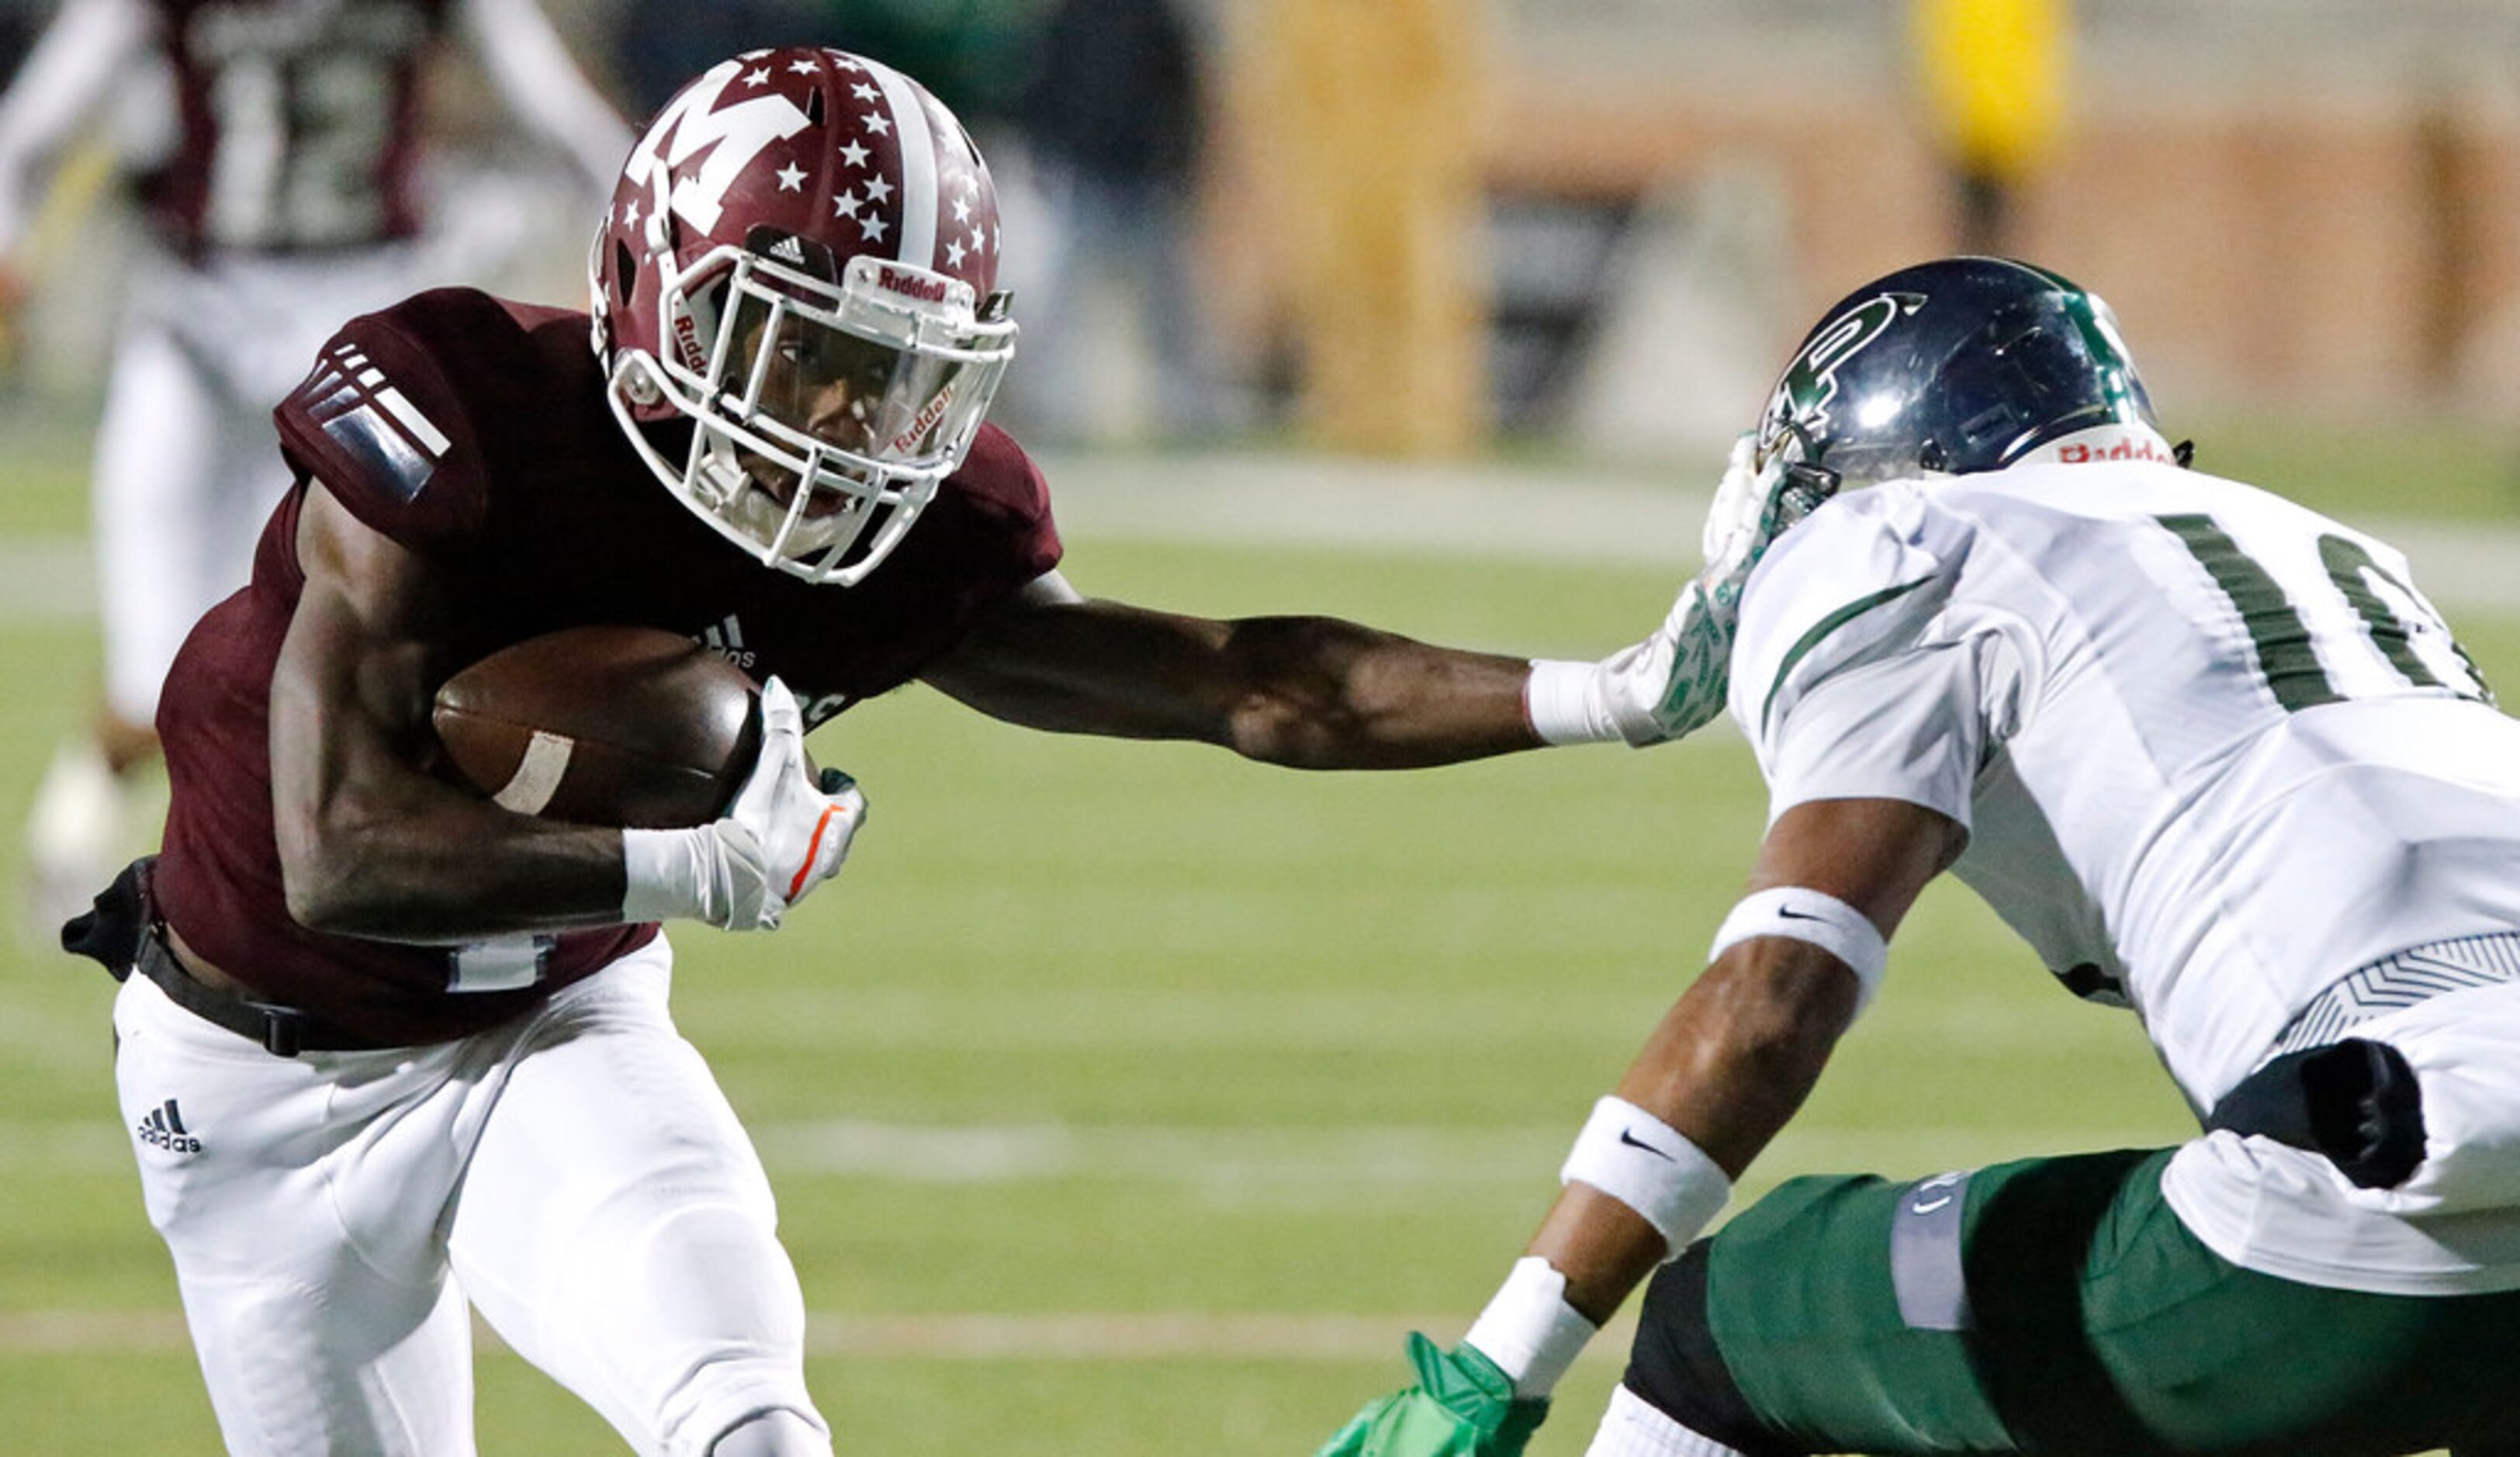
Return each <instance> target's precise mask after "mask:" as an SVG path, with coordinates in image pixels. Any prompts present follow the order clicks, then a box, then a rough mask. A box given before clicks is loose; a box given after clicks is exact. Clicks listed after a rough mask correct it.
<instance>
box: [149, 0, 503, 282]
mask: <svg viewBox="0 0 2520 1457" xmlns="http://www.w3.org/2000/svg"><path fill="white" fill-rule="evenodd" d="M151 8H152V9H154V10H155V11H156V12H157V17H158V24H160V25H161V26H163V27H164V31H165V34H164V48H165V55H166V60H167V63H168V68H169V70H170V71H171V72H172V74H173V78H174V90H175V114H176V117H177V120H178V123H179V132H178V137H177V142H176V149H175V151H174V153H173V155H172V156H170V157H169V158H168V159H167V160H166V163H165V165H163V166H161V167H159V168H158V169H157V170H156V171H154V172H152V173H150V174H149V175H148V176H147V177H145V178H144V179H142V191H143V194H144V195H145V196H146V198H147V199H148V202H149V205H150V212H151V215H152V217H153V219H154V220H155V221H156V222H157V224H158V229H159V231H160V232H161V233H162V234H163V235H164V236H165V237H166V239H167V241H168V242H169V243H170V244H172V245H173V246H174V247H175V248H176V249H177V250H179V251H182V252H186V253H200V252H202V251H204V250H216V249H237V250H251V251H270V252H286V251H293V250H305V249H327V248H353V247H360V246H364V245H369V244H375V243H381V242H383V241H385V240H387V239H393V238H408V237H411V236H412V235H413V234H415V233H417V232H419V230H420V214H419V208H418V205H417V200H416V196H415V188H414V186H413V172H414V170H415V168H416V166H417V163H418V160H419V157H420V151H421V144H420V137H421V67H422V62H423V61H424V60H425V59H426V58H427V54H428V51H429V48H430V47H431V46H432V45H434V44H435V43H437V41H438V40H439V39H440V38H441V37H442V36H444V35H445V33H446V30H447V27H448V24H449V21H450V17H451V14H452V10H453V5H452V0H336V3H329V4H322V5H308V4H303V3H298V0H151Z"/></svg>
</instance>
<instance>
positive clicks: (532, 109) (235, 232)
mask: <svg viewBox="0 0 2520 1457" xmlns="http://www.w3.org/2000/svg"><path fill="white" fill-rule="evenodd" d="M453 42H461V43H463V46H464V48H465V49H466V50H467V51H469V52H471V53H472V55H474V56H476V57H477V58H478V59H479V62H480V70H481V72H482V74H483V75H485V76H486V77H487V78H488V79H489V80H490V82H491V83H492V86H493V88H494V90H495V91H496V92H497V93H498V95H499V96H500V98H501V99H502V100H503V101H504V102H505V103H506V105H507V107H508V110H509V111H510V112H511V113H513V114H515V115H516V116H517V118H518V119H519V120H521V121H522V122H524V123H525V125H526V127H527V128H528V129H529V131H530V132H531V133H533V134H534V135H535V136H536V137H537V138H538V139H540V140H541V141H543V142H544V143H546V144H547V145H548V148H549V150H550V151H552V152H553V153H555V154H556V155H559V156H562V157H564V158H566V159H568V160H569V162H570V163H571V164H572V166H573V169H574V170H575V171H576V172H577V173H579V174H580V175H582V176H583V177H584V178H585V179H586V182H585V186H586V187H587V189H588V191H589V193H591V194H592V193H601V192H603V191H606V190H608V189H609V188H610V187H611V185H612V182H613V179H614V178H615V177H616V176H617V175H618V173H619V168H620V163H621V158H622V155H623V154H624V153H626V152H627V151H628V150H629V147H630V142H631V136H630V131H629V128H628V127H627V126H625V125H624V124H623V123H622V121H621V119H620V117H619V116H618V115H616V114H614V113H613V112H612V110H611V108H610V106H609V104H607V102H606V101H605V100H604V99H603V98H602V97H600V96H599V95H597V94H596V92H595V91H594V89H593V88H592V87H591V86H589V85H588V83H587V81H586V80H585V78H584V77H583V76H581V75H580V74H579V73H578V71H577V68H575V66H574V65H573V64H572V63H571V62H570V60H569V58H568V54H567V52H566V51H565V50H564V49H563V47H562V43H561V41H560V38H559V37H558V35H557V34H555V33H554V31H553V29H552V27H551V23H550V22H549V21H548V20H546V19H545V18H544V16H543V14H542V12H541V11H540V10H538V9H537V8H536V6H535V4H534V0H337V3H327V4H320V5H315V4H298V3H290V0H67V3H66V4H64V5H63V6H62V8H61V12H60V14H59V16H58V17H57V18H56V19H55V21H54V23H53V25H52V26H51V28H50V29H49V30H47V32H46V33H45V36H44V39H43V41H42V42H41V44H40V45H39V47H38V49H37V50H36V52H35V53H34V55H33V56H32V57H30V58H29V60H28V62H27V64H26V67H25V68H24V70H23V71H22V73H21V75H20V76H19V78H18V80H17V82H16V84H14V85H12V86H11V88H10V90H9V93H8V96H7V97H6V99H5V102H0V326H5V324H6V322H7V316H8V314H9V312H10V311H11V306H12V303H13V301H14V300H15V299H16V298H17V296H19V295H21V294H22V292H23V289H24V285H23V282H22V279H21V278H20V277H19V275H20V274H21V273H22V271H23V270H24V269H25V267H26V266H27V265H28V264H29V262H30V261H31V260H30V259H28V258H26V257H25V256H24V253H25V251H26V250H27V247H28V244H29V242H30V240H29V238H28V236H27V235H28V228H29V224H30V217H29V213H30V212H31V210H32V208H31V202H32V200H33V199H34V198H36V197H37V196H39V195H40V192H41V189H42V185H43V182H44V179H45V178H46V177H47V176H48V175H49V174H50V173H51V171H52V167H51V166H50V163H51V162H53V161H54V160H55V159H58V158H59V157H60V155H61V154H63V153H64V152H66V151H67V149H68V147H69V145H70V144H71V143H72V142H73V141H74V140H75V139H76V138H77V137H78V136H79V135H80V134H81V133H82V131H87V130H93V129H94V128H93V122H94V121H95V120H96V119H97V118H98V117H99V116H100V115H102V114H108V113H112V114H117V115H126V116H127V115H129V114H132V113H134V112H135V110H136V109H135V108H134V106H133V105H132V103H133V102H134V100H135V98H139V99H148V100H152V101H153V102H154V101H156V100H157V99H158V97H157V93H156V92H155V91H153V89H152V87H153V83H154V82H155V81H157V80H158V79H159V78H160V77H161V76H162V79H163V81H164V82H165V84H166V89H167V91H168V93H169V94H167V95H166V96H165V97H164V98H163V108H162V109H163V110H164V111H165V112H166V113H167V114H166V115H165V116H164V117H163V122H164V125H163V131H164V136H163V138H162V155H161V156H157V157H154V158H151V159H148V160H147V162H146V166H145V171H144V172H143V175H142V176H141V177H140V179H139V182H140V195H141V201H142V203H143V204H144V205H145V207H146V216H147V220H148V222H149V224H150V226H149V228H148V230H147V236H146V237H145V238H144V239H143V240H142V242H141V248H142V250H143V251H142V255H141V258H140V260H139V262H140V266H139V267H138V269H137V270H136V272H135V275H134V277H133V278H132V280H131V284H130V287H129V289H128V290H127V293H126V295H125V297H124V301H123V306H122V320H121V334H120V338H119V339H118V341H116V344H115V349H114V358H113V364H112V380H111V382H110V384H109V387H108V390H107V394H106V405H105V416H104V419H103V421H102V422H101V424H100V427H99V430H98V433H97V446H96V463H95V485H94V513H93V514H94V522H95V529H94V537H95V548H96V561H97V588H98V592H99V597H100V607H101V610H102V616H103V625H104V629H105V660H104V668H105V684H104V690H105V691H104V703H103V705H102V706H101V711H100V713H99V716H98V719H97V722H96V725H95V727H94V730H93V732H92V733H91V734H90V735H89V736H86V737H84V738H82V739H81V740H79V741H77V742H74V743H71V744H68V745H65V746H64V748H63V750H62V751H61V752H60V754H59V755H58V756H57V757H56V759H55V761H54V764H53V766H52V769H51V771H50V773H49V774H48V775H47V777H46V780H45V784H44V788H43V790H42V791H41V793H39V795H38V797H37V800H36V804H35V807H34V811H33V813H32V814H31V815H30V816H29V819H28V824H27V849H28V855H27V866H28V879H29V885H28V887H27V888H28V890H29V891H30V892H31V894H30V895H29V897H28V898H29V900H30V901H31V902H32V909H33V910H34V911H35V912H37V915H36V916H35V917H34V918H33V919H35V920H36V921H37V922H38V923H39V924H44V923H56V922H59V921H60V920H61V919H62V917H63V916H65V915H67V914H68V913H69V911H70V910H71V909H74V908H75V907H76V906H78V905H80V904H83V903H84V902H85V900H86V897H87V894H88V892H89V891H90V890H92V889H93V888H94V886H95V882H96V881H97V880H99V879H101V878H102V877H104V876H106V875H110V874H111V873H112V868H113V866H114V865H115V864H117V863H119V861H120V859H121V858H122V857H123V856H124V855H126V854H128V853H129V850H128V847H127V845H126V844H125V841H126V840H128V839H131V838H134V837H135V836H137V835H138V834H140V833H144V832H143V830H142V827H140V826H138V825H135V824H128V823H126V822H127V821H129V820H132V819H134V818H136V817H137V815H136V812H137V811H138V810H140V809H142V808H144V807H147V808H152V809H154V805H150V804H149V802H148V801H149V799H150V798H151V797H150V796H147V795H140V794H135V793H134V790H135V788H136V787H137V785H138V782H139V781H138V776H137V775H135V773H134V771H135V770H138V769H141V768H145V767H146V766H147V765H148V764H149V763H150V762H151V761H152V760H153V759H154V757H155V755H156V752H157V745H156V740H155V735H154V733H153V731H152V728H151V722H152V720H153V719H154V718H155V716H156V714H157V707H158V686H159V684H160V683H161V682H162V681H163V680H164V678H165V675H166V668H167V664H168V663H169V662H171V661H172V660H174V656H175V650H176V648H177V647H178V646H179V645H181V644H182V642H183V640H184V634H185V633H186V632H187V631H189V630H190V629H191V627H192V625H193V623H194V622H195V621H196V620H197V619H198V618H199V617H200V616H201V615H202V614H203V613H204V612H206V611H208V610H209V609H210V607H211V606H213V605H214V604H216V603H217V602H218V600H219V599H220V598H222V597H224V596H226V595H227V594H228V593H230V592H232V591H234V590H236V588H237V587H238V586H239V585H241V584H242V583H243V582H244V581H245V578H246V571H247V569H248V564H249V562H250V561H251V558H252V553H253V541H254V536H255V533H256V532H257V531H259V530H260V529H261V525H262V521H263V518H264V516H265V515H266V514H267V513H268V512H269V509H270V493H271V492H272V491H273V490H274V489H276V488H277V487H278V486H279V485H280V484H281V478H280V475H279V473H278V471H277V469H276V466H275V463H274V462H273V460H272V458H271V445H270V434H269V425H268V421H269V415H270V410H271V406H272V404H273V402H275V401H276V400H278V399H279V398H280V397H281V396H282V395H283V394H285V393H287V392H288V390H289V388H290V387H291V386H293V385H294V384H295V383H296V382H297V379H298V377H299V376H300V375H301V374H302V373H304V371H305V368H306V361H307V359H308V357H309V356H310V354H311V353H312V351H313V350H314V348H315V346H316V345H318V344H320V343H322V342H323V341H324V340H325V338H326V337H327V336H329V335H330V334H331V333H332V331H333V330H334V329H335V328H337V327H338V325H339V324H340V322H341V320H343V319H345V318H348V317H350V316H351V315H353V314H357V313H362V312H365V311H366V310H368V309H372V308H380V307H382V306H383V305H385V304H387V303H390V302H392V301H393V300H394V299H396V298H399V297H402V296H405V295H407V294H409V293H411V292H412V291H413V290H414V289H417V288H419V287H421V286H422V285H423V284H424V283H426V282H432V281H436V280H435V278H434V277H433V275H437V274H439V273H440V272H441V271H442V270H443V269H444V268H446V267H465V266H469V263H468V259H467V258H466V257H464V256H461V255H459V254H461V252H462V250H463V249H466V248H475V250H477V248H476V246H475V245H473V244H471V243H469V242H467V243H464V244H462V245H461V246H459V247H458V248H456V249H455V250H452V251H447V252H445V253H444V260H443V262H441V261H439V259H440V251H441V250H439V249H438V247H437V245H438V243H439V242H441V241H448V240H453V239H455V238H457V237H459V236H461V237H464V238H468V239H469V238H470V236H471V234H472V232H473V231H482V230H480V229H475V228H474V227H473V226H472V225H473V224H474V223H477V222H479V221H480V219H479V218H477V217H475V216H472V215H470V214H468V213H467V208H468V202H467V199H466V197H465V196H464V195H463V194H462V193H460V192H459V193H456V194H454V195H452V196H451V197H449V198H448V199H446V200H445V201H444V202H443V203H442V204H440V205H439V206H438V208H437V209H436V210H437V212H438V213H439V216H438V218H437V221H438V222H439V223H441V224H448V225H446V226H439V227H434V228H431V229H429V230H428V233H429V236H428V237H427V238H426V239H424V237H423V232H424V229H423V223H424V216H423V214H424V212H425V211H426V210H428V209H427V208H426V207H425V205H424V204H425V199H424V197H423V186H422V180H423V179H422V178H421V177H420V176H419V168H420V164H421V161H422V159H423V157H424V154H425V151H426V148H425V147H424V145H423V136H422V130H423V127H422V122H423V117H422V110H423V108H422V101H423V97H422V88H423V82H424V79H425V78H426V77H427V74H428V68H427V65H426V63H427V62H428V61H429V60H430V59H431V58H432V56H434V55H436V54H437V53H439V52H440V51H442V50H445V49H448V48H449V46H450V43H453ZM153 119H156V118H155V116H154V114H153ZM125 129H126V130H128V129H129V128H125ZM160 146H161V140H160V139H158V138H156V137H154V136H153V137H152V138H150V139H149V140H148V141H146V142H140V141H138V140H136V139H135V141H134V143H133V150H135V151H149V150H155V149H158V148H159V147H160ZM5 332H7V330H6V329H5V327H0V333H5ZM155 829H156V826H155V825H154V824H152V825H149V826H148V827H147V832H154V831H155Z"/></svg>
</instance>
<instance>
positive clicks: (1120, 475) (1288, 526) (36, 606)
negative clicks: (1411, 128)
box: [0, 453, 2520, 621]
mask: <svg viewBox="0 0 2520 1457" xmlns="http://www.w3.org/2000/svg"><path fill="white" fill-rule="evenodd" d="M1720 465H1721V462H1720V461H1716V460H1713V459H1711V458H1710V459H1709V461H1708V462H1707V463H1706V474H1707V477H1708V481H1698V480H1695V479H1693V478H1683V477H1681V476H1680V475H1678V474H1677V473H1675V474H1674V475H1673V477H1672V478H1670V480H1669V482H1668V483H1667V484H1665V483H1658V482H1657V481H1656V480H1654V479H1653V478H1651V477H1650V476H1648V475H1646V474H1645V473H1643V471H1642V470H1639V469H1629V470H1625V471H1621V470H1616V469H1609V468H1587V467H1564V466H1549V465H1540V464H1528V463H1512V462H1508V463H1493V462H1480V463H1473V464H1440V465H1428V464H1415V463H1395V462H1386V461H1369V460H1356V459H1347V458H1341V457H1327V456H1313V455H1295V454H1241V453H1236V454H1226V455H1213V456H1187V455H1186V456H1165V455H1125V456H1059V455H1052V456H1048V457H1045V458H1044V460H1043V470H1044V472H1045V473H1046V474H1047V475H1048V476H1049V478H1050V480H1051V497H1052V504H1053V508H1054V510H1055V511H1056V513H1057V518H1058V523H1059V527H1060V530H1061V532H1062V534H1064V535H1066V536H1067V537H1068V538H1069V539H1070V540H1071V541H1074V542H1089V541H1095V540H1112V541H1182V542H1202V543H1210V544H1216V543H1225V544H1251V545H1272V546H1307V547H1316V548H1321V549H1325V550H1354V551H1370V552H1378V553H1398V554H1404V555H1411V556H1434V557H1497V558H1502V559H1506V560H1523V561H1549V562H1561V563H1575V564H1582V563H1588V562H1598V563H1605V564H1615V565H1622V566H1633V567H1643V568H1649V569H1667V570H1669V571H1670V572H1672V573H1673V574H1674V579H1675V580H1677V579H1678V576H1679V575H1680V574H1682V573H1686V572H1691V571H1694V570H1696V569H1697V564H1698V550H1697V534H1698V526H1699V524H1700V523H1701V522H1702V521H1703V520H1704V518H1705V514H1706V503H1707V493H1708V490H1709V489H1710V484H1709V482H1711V480H1712V477H1713V473H1714V472H1715V470H1716V469H1718V468H1719V467H1720ZM2354 524H2356V525H2359V526H2362V527H2363V528H2364V529H2366V530H2369V531H2371V532H2373V533H2374V534H2376V535H2378V536H2379V537H2381V538H2382V539H2383V540H2386V541H2388V542H2391V543H2392V544H2394V545H2396V546H2398V547H2399V548H2401V549H2403V550H2404V551H2405V552H2406V553H2407V554H2408V557H2409V558H2411V559H2412V560H2413V562H2414V564H2415V571H2416V574H2417V578H2418V580H2419V581H2420V582H2421V583H2422V585H2423V587H2424V589H2425V590H2426V591H2427V592H2428V593H2430V594H2431V596H2432V598H2433V600H2434V601H2435V602H2436V603H2438V604H2439V605H2440V606H2441V607H2442V608H2443V610H2444V611H2446V612H2451V613H2456V612H2459V611H2462V610H2465V611H2492V612H2504V611H2520V571H2515V570H2514V569H2513V568H2512V564H2513V563H2515V562H2520V528H2515V527H2512V526H2505V525H2496V524H2486V523H2468V522H2459V523H2442V522H2417V521H2393V520H2390V519H2388V518H2386V517H2368V518H2358V519H2357V520H2356V522H2355V523H2354ZM1088 586H1089V589H1090V584H1088ZM94 600H95V592H94V577H93V569H92V567H91V565H90V563H89V559H88V548H87V544H86V541H85V539H84V538H83V537H78V536H33V537H19V538H16V539H5V540H0V621H25V620H60V619H65V618H75V617H83V616H86V615H90V614H91V613H92V611H93V603H94Z"/></svg>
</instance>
